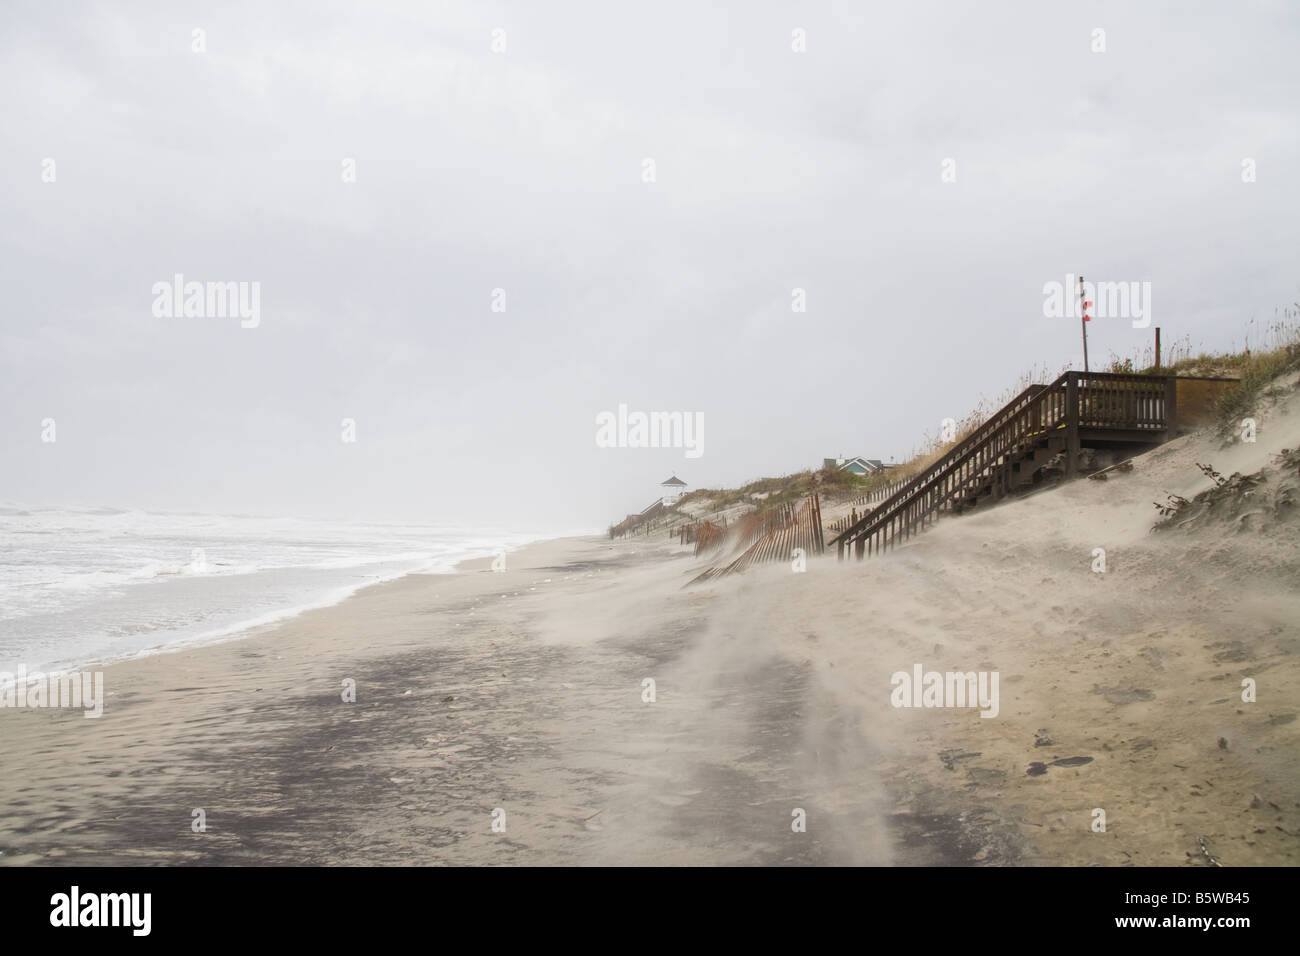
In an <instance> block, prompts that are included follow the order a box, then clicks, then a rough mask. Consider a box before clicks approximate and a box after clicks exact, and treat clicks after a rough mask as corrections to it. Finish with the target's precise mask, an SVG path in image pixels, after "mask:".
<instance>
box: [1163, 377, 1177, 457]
mask: <svg viewBox="0 0 1300 956" xmlns="http://www.w3.org/2000/svg"><path fill="white" fill-rule="evenodd" d="M1177 437H1178V377H1177V376H1176V375H1167V376H1165V441H1171V440H1173V439H1175V438H1177Z"/></svg>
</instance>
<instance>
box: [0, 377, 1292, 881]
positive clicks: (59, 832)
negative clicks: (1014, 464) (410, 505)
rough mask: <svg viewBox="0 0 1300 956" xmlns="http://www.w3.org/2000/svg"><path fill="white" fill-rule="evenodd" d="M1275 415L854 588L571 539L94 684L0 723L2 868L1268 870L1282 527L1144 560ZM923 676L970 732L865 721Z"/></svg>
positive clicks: (1284, 778)
mask: <svg viewBox="0 0 1300 956" xmlns="http://www.w3.org/2000/svg"><path fill="white" fill-rule="evenodd" d="M1295 405H1296V397H1295V395H1294V393H1293V394H1292V396H1291V398H1290V399H1288V401H1286V402H1283V403H1282V404H1280V405H1279V406H1278V407H1276V408H1275V409H1273V410H1272V412H1271V413H1270V414H1269V415H1268V416H1266V417H1265V418H1264V420H1263V424H1262V425H1261V429H1260V433H1259V441H1258V442H1257V443H1255V444H1242V443H1240V442H1235V443H1229V444H1226V445H1225V444H1224V443H1223V442H1222V441H1220V440H1219V439H1216V438H1214V437H1213V436H1211V435H1209V434H1206V433H1200V434H1196V435H1189V436H1184V437H1183V438H1180V439H1178V440H1177V441H1175V442H1171V443H1169V444H1167V445H1165V446H1163V447H1161V448H1159V449H1157V450H1156V451H1154V452H1152V453H1149V454H1147V455H1145V456H1142V457H1141V458H1139V459H1138V460H1137V461H1136V464H1135V467H1134V469H1133V470H1132V471H1131V472H1128V473H1122V474H1115V475H1114V476H1113V477H1112V478H1110V480H1108V481H1105V482H1100V481H1077V482H1074V483H1072V484H1069V485H1066V486H1064V487H1062V488H1061V489H1059V490H1056V491H1053V492H1050V493H1044V494H1039V495H1037V496H1034V497H1032V498H1030V499H1027V500H1023V501H1017V502H1012V503H1007V504H1004V505H1001V506H998V507H995V508H990V509H989V510H988V511H986V512H983V513H977V514H975V515H974V516H971V517H964V518H957V519H950V520H945V521H941V522H940V523H939V524H938V525H937V526H935V527H934V528H933V529H932V530H931V531H928V532H926V533H925V534H924V535H921V536H920V537H919V538H916V539H914V540H913V542H912V543H910V544H908V545H907V546H906V547H904V548H901V549H899V550H898V551H896V552H894V553H892V554H890V555H887V556H885V557H883V558H879V559H872V560H868V561H865V562H861V563H857V562H845V563H843V564H839V563H837V562H836V561H835V560H834V557H833V556H831V557H827V558H822V559H814V560H810V561H809V564H808V569H807V572H806V573H802V574H797V573H793V572H792V570H791V568H790V567H788V566H785V565H776V566H768V567H762V568H757V569H754V570H752V571H750V572H748V573H746V574H744V575H743V576H739V577H733V578H727V579H722V580H718V581H714V582H711V583H710V584H708V585H706V586H702V587H694V588H689V589H683V587H682V585H683V584H684V583H685V582H686V581H687V580H689V579H690V578H691V577H692V576H693V575H694V574H695V573H697V572H698V571H699V569H700V567H701V564H700V562H698V561H696V560H695V559H694V558H693V557H691V555H690V552H689V550H688V549H682V548H678V547H675V546H673V545H672V544H671V543H669V542H668V541H667V540H666V539H665V538H657V539H652V540H649V541H647V540H645V539H639V540H633V541H630V542H629V541H619V542H610V541H608V540H604V539H599V538H592V539H565V540H559V541H552V542H546V543H543V544H539V545H535V546H531V547H528V548H525V549H523V550H522V551H520V552H517V553H514V554H512V555H510V558H509V569H508V570H507V571H505V572H502V573H493V572H491V571H489V570H488V569H487V564H486V562H476V563H471V564H470V565H468V566H466V567H465V568H464V569H463V570H462V572H461V573H458V574H454V575H416V576H411V577H407V578H404V579H401V580H398V581H395V582H390V583H388V584H383V585H379V586H376V587H373V588H369V589H367V590H365V591H362V592H361V593H359V594H358V595H356V596H355V597H353V598H351V599H349V600H348V601H346V602H344V603H343V604H341V605H339V606H336V607H332V608H327V609H322V610H318V611H312V612H309V613H306V614H303V615H302V616H301V617H299V618H296V619H294V620H292V621H289V622H286V623H284V624H282V625H280V626H278V627H276V628H274V629H272V630H267V631H265V632H262V633H258V634H254V635H252V636H249V637H246V638H244V639H242V640H238V641H232V642H230V643H226V644H221V645H216V646H211V647H205V648H199V649H192V650H186V651H182V652H178V653H171V654H163V655H158V656H155V657H151V658H145V659H141V660H136V661H131V662H128V663H123V664H117V665H113V666H111V667H109V668H107V669H106V677H105V684H106V690H107V702H106V705H105V712H104V716H103V717H102V718H100V719H98V720H87V719H85V718H83V717H82V716H81V713H80V712H79V711H54V710H14V709H6V710H2V711H0V765H2V766H3V767H4V768H5V772H4V774H3V778H0V851H2V852H3V856H0V863H9V864H22V863H43V864H58V863H83V864H112V863H146V864H163V863H171V864H176V863H205V864H258V863H287V864H394V863H411V864H489V865H494V864H589V863H627V864H647V863H649V864H696V863H698V864H717V863H741V864H763V863H778V864H780V863H794V864H809V863H813V864H816V863H869V864H897V865H918V864H936V863H948V864H964V863H974V864H985V865H998V864H1003V865H1005V864H1065V865H1093V864H1100V865H1129V864H1136V865H1154V864H1186V865H1192V866H1208V865H1213V864H1214V863H1216V862H1218V863H1221V864H1222V865H1225V866H1228V865H1247V864H1265V865H1285V864H1293V863H1295V861H1296V859H1297V846H1298V845H1300V793H1298V792H1297V790H1298V789H1300V788H1298V785H1297V783H1298V781H1300V751H1298V749H1297V735H1298V733H1300V727H1297V724H1296V722H1295V712H1296V710H1297V701H1298V700H1300V687H1298V686H1297V678H1298V676H1300V671H1298V669H1297V665H1296V660H1297V656H1296V655H1297V650H1300V626H1298V622H1300V596H1298V593H1297V582H1300V550H1298V549H1297V536H1296V525H1295V523H1294V521H1289V520H1287V519H1286V516H1285V509H1284V508H1283V509H1281V517H1279V516H1278V514H1274V513H1272V512H1269V513H1261V514H1257V515H1254V516H1252V517H1250V518H1248V519H1246V520H1237V519H1236V518H1235V517H1232V518H1229V519H1227V520H1225V521H1223V522H1218V523H1215V522H1210V521H1207V522H1200V523H1198V524H1197V525H1196V526H1195V527H1190V528H1184V529H1181V530H1176V531H1172V532H1165V533H1161V534H1157V535H1152V534H1150V533H1149V529H1150V528H1151V526H1152V524H1153V523H1154V521H1155V518H1156V512H1155V509H1154V508H1153V507H1152V502H1153V501H1164V500H1165V497H1166V495H1168V494H1170V493H1176V494H1180V495H1183V496H1184V497H1188V498H1190V497H1192V496H1193V495H1194V494H1195V493H1196V492H1198V491H1201V490H1203V489H1205V488H1207V487H1210V484H1209V480H1208V479H1206V478H1205V477H1204V476H1203V475H1202V474H1201V472H1200V471H1199V470H1198V469H1197V468H1196V467H1195V463H1196V462H1198V461H1199V462H1208V463H1212V464H1213V465H1214V467H1215V468H1216V469H1218V470H1219V471H1221V472H1223V473H1224V474H1225V475H1227V474H1229V473H1231V472H1234V471H1241V472H1253V471H1257V470H1259V469H1261V468H1265V467H1266V466H1268V465H1269V462H1270V460H1271V456H1273V455H1274V454H1276V453H1277V452H1278V451H1280V449H1281V448H1283V447H1292V448H1294V447H1296V446H1297V445H1300V435H1298V434H1297V427H1296V426H1297V422H1298V421H1300V415H1297V414H1296V408H1295ZM1286 480H1289V479H1287V478H1286V477H1285V476H1284V475H1281V474H1275V475H1272V476H1271V477H1270V478H1269V481H1270V482H1271V483H1272V485H1273V486H1277V485H1278V483H1279V482H1285V481H1286ZM1274 490H1276V487H1275V488H1274ZM1274 510H1275V511H1276V510H1277V508H1276V507H1275V509H1274ZM1095 548H1104V549H1105V551H1106V561H1107V569H1106V571H1105V573H1096V572H1094V571H1093V570H1092V567H1093V565H1094V556H1093V549H1095ZM917 664H920V665H922V666H923V668H924V669H925V670H937V671H961V672H967V671H986V672H994V671H996V672H997V674H998V675H999V679H1000V682H999V692H1000V693H999V696H1000V700H999V712H998V715H997V716H996V717H995V718H982V717H980V715H979V711H978V710H977V709H971V708H961V709H957V708H947V709H945V708H896V707H894V706H892V704H891V693H892V690H893V688H892V685H891V675H892V674H894V673H895V672H897V671H908V672H910V671H911V670H912V668H913V667H914V666H915V665H917ZM1243 678H1253V679H1254V681H1255V682H1256V685H1257V695H1258V699H1257V701H1256V702H1253V703H1248V702H1244V701H1243V700H1242V680H1243ZM647 679H650V680H653V681H654V685H653V687H654V700H653V701H652V702H649V701H647V700H645V699H643V697H645V696H648V692H647V690H646V685H645V684H644V682H645V681H646V680H647ZM345 680H352V681H355V687H356V700H355V702H352V703H348V702H344V700H343V699H342V697H343V682H344V681H345ZM196 809H201V810H202V811H203V813H204V816H205V819H206V827H207V829H206V831H205V832H194V830H193V829H192V826H191V824H192V821H193V820H194V811H195V810H196ZM1098 809H1100V810H1103V811H1104V813H1105V822H1106V827H1105V830H1104V832H1101V831H1098V830H1095V829H1094V826H1095V821H1096V820H1097V816H1096V813H1095V811H1096V810H1098ZM799 810H801V811H803V814H804V817H805V818H806V832H795V830H794V829H792V825H791V824H792V821H794V820H795V819H796V816H797V813H796V811H799ZM494 811H504V816H503V817H502V815H501V813H497V814H496V816H495V818H494ZM494 819H496V820H497V821H498V822H499V823H500V822H504V828H505V832H503V833H502V832H494V829H493V822H494Z"/></svg>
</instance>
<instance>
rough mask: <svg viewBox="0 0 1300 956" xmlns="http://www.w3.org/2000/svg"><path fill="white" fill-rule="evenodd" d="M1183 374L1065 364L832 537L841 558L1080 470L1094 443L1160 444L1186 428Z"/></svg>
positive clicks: (860, 554)
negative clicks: (1054, 469) (1054, 474)
mask: <svg viewBox="0 0 1300 956" xmlns="http://www.w3.org/2000/svg"><path fill="white" fill-rule="evenodd" d="M1176 396H1177V391H1176V384H1175V379H1174V377H1173V376H1162V375H1130V374H1115V373H1109V372H1074V371H1071V372H1065V373H1064V374H1062V375H1061V377H1060V378H1058V379H1057V380H1056V381H1054V382H1052V383H1051V384H1049V385H1031V386H1030V387H1029V388H1027V389H1025V390H1024V391H1023V392H1021V393H1020V394H1019V395H1017V396H1016V397H1015V398H1013V399H1012V400H1011V401H1010V402H1008V403H1007V404H1006V405H1005V406H1003V407H1002V408H1001V409H999V410H998V411H997V412H995V413H994V414H993V415H991V416H990V417H989V419H988V420H987V421H986V422H984V424H982V425H980V427H979V428H977V429H976V430H975V431H974V432H972V433H971V434H970V435H968V436H966V438H964V439H962V441H960V442H959V443H958V444H956V445H954V446H953V447H952V448H951V449H949V450H948V452H947V453H946V454H944V456H943V457H942V458H940V459H939V460H938V461H936V462H935V463H934V464H932V465H931V466H930V467H928V468H927V469H925V471H923V472H921V473H920V474H919V475H917V476H916V477H915V478H912V479H911V480H910V481H907V482H905V483H903V484H902V485H901V486H900V487H898V488H897V489H896V490H895V491H894V492H893V493H892V494H891V495H889V496H888V497H887V498H885V499H884V500H883V501H881V502H880V504H879V505H878V506H877V507H876V508H875V509H873V510H872V511H871V512H869V513H868V514H866V515H864V516H863V517H862V518H860V519H859V520H858V521H857V523H856V524H853V525H851V526H850V527H848V528H846V529H845V530H844V531H842V532H841V533H840V534H839V535H837V536H836V537H835V538H834V539H832V540H831V542H830V543H831V544H833V545H835V546H836V551H837V554H838V555H839V557H840V558H841V559H843V557H844V552H845V549H852V550H853V552H854V553H855V554H856V556H857V557H859V558H861V557H863V556H864V555H866V554H879V553H880V552H881V551H885V550H888V549H890V548H893V547H895V546H896V545H897V544H898V543H899V542H900V541H906V540H907V539H908V538H910V537H911V536H912V535H913V534H915V533H919V532H920V531H922V530H924V529H925V527H926V525H928V524H930V523H932V522H933V521H934V520H935V519H936V518H937V517H938V516H939V515H940V514H942V513H945V512H947V513H950V514H962V513H963V512H965V511H969V510H970V509H972V508H976V507H979V506H981V505H983V504H984V503H986V502H990V501H998V500H1001V499H1002V498H1004V497H1005V496H1007V495H1008V494H1018V493H1023V492H1025V491H1027V490H1029V489H1030V488H1032V487H1033V486H1034V485H1037V484H1040V483H1042V482H1043V481H1044V480H1046V479H1047V478H1048V477H1049V476H1048V467H1049V465H1050V464H1051V463H1052V462H1053V460H1054V459H1058V457H1059V459H1060V461H1061V467H1060V474H1061V476H1062V477H1065V478H1071V477H1074V476H1075V475H1076V474H1078V471H1079V458H1080V452H1081V451H1082V450H1083V449H1084V448H1109V449H1122V448H1127V449H1133V447H1134V446H1154V445H1158V444H1160V443H1161V442H1163V441H1165V440H1166V439H1167V438H1172V437H1173V436H1174V435H1175V434H1176V433H1177V414H1176V412H1177V398H1176Z"/></svg>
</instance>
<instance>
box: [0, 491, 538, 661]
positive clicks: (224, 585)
mask: <svg viewBox="0 0 1300 956" xmlns="http://www.w3.org/2000/svg"><path fill="white" fill-rule="evenodd" d="M556 536H558V535H556V534H543V533H535V534H526V533H525V534H521V533H510V532H504V531H488V530H482V529H475V528H467V527H459V526H455V525H390V524H353V523H330V522H325V521H312V520H303V519H293V518H263V517H249V516H226V515H198V514H156V513H148V512H143V511H122V510H116V509H110V508H102V509H89V510H79V511H70V510H37V509H32V510H24V509H22V508H19V507H14V506H0V673H3V672H8V673H11V674H12V673H17V671H18V669H19V666H20V665H21V666H25V667H26V669H27V671H28V672H29V673H31V672H35V671H59V670H67V669H72V668H84V667H86V666H88V665H91V664H103V663H110V662H112V661H117V660H123V659H126V658H131V657H139V656H142V655H147V654H153V653H159V652H162V651H167V650H174V649H176V648H179V647H183V646H187V645H193V644H201V643H209V642H213V641H219V640H223V639H230V638H232V637H235V636H237V635H239V634H241V633H243V632H245V631H248V630H251V629H254V628H257V627H260V626H264V625H267V624H271V623H273V622H275V621H279V620H282V619H284V618H287V617H292V616H294V615H296V614H299V613H301V612H302V611H304V610H308V609H310V608H315V607H323V606H326V605H329V604H335V603H337V602H339V601H341V600H343V599H344V598H346V597H347V596H349V595H350V594H353V593H354V592H356V591H357V590H358V589H360V588H362V587H365V586H366V585H369V584H375V583H378V582H381V581H386V580H390V579H392V578H397V577H401V576H402V575H405V574H411V573H449V572H451V570H452V568H453V567H454V566H455V565H456V564H457V563H458V562H459V561H462V560H464V559H466V558H472V557H482V556H486V555H493V554H496V553H498V552H502V551H506V552H508V551H510V550H513V549H515V548H518V547H520V546H522V545H524V544H526V543H528V542H529V541H534V540H538V539H540V538H547V537H556Z"/></svg>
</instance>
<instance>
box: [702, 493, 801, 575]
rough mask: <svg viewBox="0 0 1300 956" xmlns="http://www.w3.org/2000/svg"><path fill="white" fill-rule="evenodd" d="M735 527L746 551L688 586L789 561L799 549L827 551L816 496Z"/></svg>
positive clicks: (740, 542)
mask: <svg viewBox="0 0 1300 956" xmlns="http://www.w3.org/2000/svg"><path fill="white" fill-rule="evenodd" d="M745 519H751V520H745ZM736 527H737V534H738V537H739V544H738V545H737V548H744V549H745V550H744V552H743V553H742V554H741V555H740V556H739V557H737V558H735V559H734V560H733V561H732V562H731V563H730V564H726V565H722V566H714V567H711V568H708V569H707V570H705V571H704V572H702V573H701V574H698V575H696V576H695V577H694V578H692V579H691V580H690V581H688V582H687V583H686V586H687V587H689V586H690V585H692V584H696V583H698V582H700V581H708V580H710V579H712V578H718V577H723V576H725V575H728V574H735V573H737V572H739V571H743V570H745V569H746V568H748V567H749V566H751V565H754V564H763V563H772V562H778V561H789V560H791V559H792V558H793V557H794V551H795V549H796V548H800V549H802V550H803V552H804V554H805V555H807V554H822V553H823V552H824V551H825V550H826V542H825V540H824V538H823V535H822V512H821V503H820V501H819V500H818V497H817V495H815V494H814V495H813V496H812V497H810V498H807V499H805V500H804V502H803V503H802V504H800V505H794V504H787V505H782V506H780V507H779V508H776V509H774V510H773V511H771V512H768V513H765V514H755V515H745V518H744V519H742V520H741V521H737V522H736ZM747 544H748V547H746V545H747ZM697 553H698V548H697Z"/></svg>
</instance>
